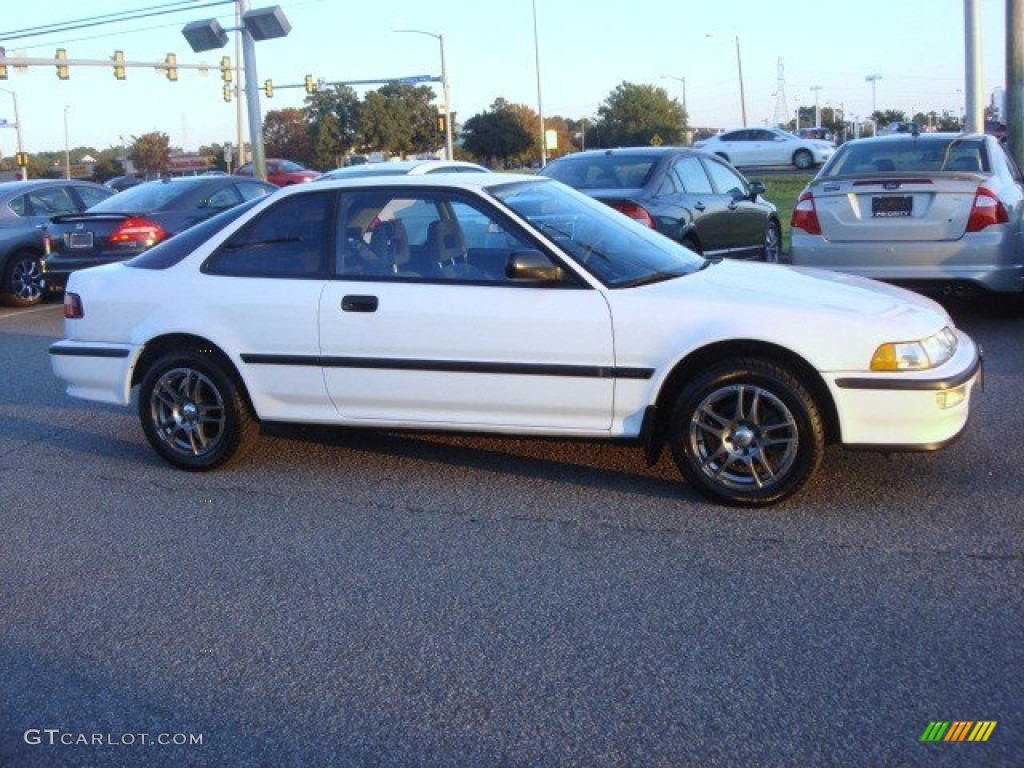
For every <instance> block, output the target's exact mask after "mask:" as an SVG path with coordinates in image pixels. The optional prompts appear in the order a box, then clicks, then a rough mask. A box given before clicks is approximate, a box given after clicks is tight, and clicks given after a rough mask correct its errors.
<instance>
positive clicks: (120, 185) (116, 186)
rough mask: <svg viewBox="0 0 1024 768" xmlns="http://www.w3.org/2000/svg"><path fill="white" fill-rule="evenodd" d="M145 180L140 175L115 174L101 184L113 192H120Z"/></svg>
mask: <svg viewBox="0 0 1024 768" xmlns="http://www.w3.org/2000/svg"><path fill="white" fill-rule="evenodd" d="M144 181H145V179H144V178H142V177H141V176H132V175H129V176H115V177H114V178H112V179H107V180H106V181H105V182H103V186H105V187H110V188H111V189H112V190H114V191H115V192H122V191H124V190H126V189H128V188H130V187H136V186H138V185H139V184H142V183H143V182H144Z"/></svg>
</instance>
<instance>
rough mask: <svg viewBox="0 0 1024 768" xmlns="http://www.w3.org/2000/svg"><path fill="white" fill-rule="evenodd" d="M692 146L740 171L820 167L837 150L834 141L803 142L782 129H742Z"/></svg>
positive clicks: (804, 140)
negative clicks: (746, 169) (758, 166)
mask: <svg viewBox="0 0 1024 768" xmlns="http://www.w3.org/2000/svg"><path fill="white" fill-rule="evenodd" d="M693 146H694V147H695V148H696V149H703V150H704V151H705V152H713V153H714V154H716V155H718V156H719V157H721V158H724V159H725V160H727V161H728V162H730V163H732V164H733V165H735V166H736V167H738V168H744V167H749V166H754V165H795V166H796V167H797V168H799V169H801V170H806V169H808V168H812V167H814V166H816V165H821V164H822V163H824V162H825V161H826V160H828V159H829V158H830V157H832V155H833V154H835V151H836V145H835V144H833V143H832V142H831V141H824V140H822V139H802V138H800V137H799V136H796V135H794V134H792V133H789V132H788V131H783V130H781V129H779V128H740V129H738V130H735V131H726V132H725V133H720V134H718V135H717V136H711V137H710V138H707V139H701V140H700V141H695V142H694V143H693Z"/></svg>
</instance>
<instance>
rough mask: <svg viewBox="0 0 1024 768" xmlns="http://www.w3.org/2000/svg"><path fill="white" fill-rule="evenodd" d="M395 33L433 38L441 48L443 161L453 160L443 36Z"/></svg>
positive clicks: (429, 33) (436, 34)
mask: <svg viewBox="0 0 1024 768" xmlns="http://www.w3.org/2000/svg"><path fill="white" fill-rule="evenodd" d="M394 31H395V32H407V33H410V34H413V35H426V36H427V37H433V38H434V39H435V40H437V41H438V43H439V44H440V46H441V98H443V99H444V156H445V160H454V159H455V147H454V142H453V141H452V108H451V104H450V103H449V102H450V97H449V93H448V64H447V62H446V61H445V55H444V35H443V34H440V33H436V32H425V31H424V30H422V29H396V30H394Z"/></svg>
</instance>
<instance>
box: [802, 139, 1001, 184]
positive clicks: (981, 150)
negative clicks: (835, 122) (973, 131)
mask: <svg viewBox="0 0 1024 768" xmlns="http://www.w3.org/2000/svg"><path fill="white" fill-rule="evenodd" d="M988 170H989V163H988V154H987V153H986V152H985V142H984V140H983V139H981V138H964V137H960V136H948V137H945V138H937V137H935V136H921V137H918V138H909V137H906V136H900V137H893V138H891V139H868V140H866V141H863V142H859V143H850V144H844V145H843V146H842V147H840V148H839V151H838V152H836V154H835V155H834V156H833V157H832V160H831V162H829V163H828V164H827V165H826V166H825V167H824V168H823V169H822V170H821V176H823V177H825V176H846V175H848V174H854V173H879V172H887V171H894V172H896V173H912V172H935V171H988Z"/></svg>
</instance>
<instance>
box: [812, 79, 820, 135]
mask: <svg viewBox="0 0 1024 768" xmlns="http://www.w3.org/2000/svg"><path fill="white" fill-rule="evenodd" d="M811 90H812V91H814V126H815V127H816V128H817V127H819V126H821V109H820V108H819V107H818V91H820V90H821V86H820V85H812V86H811Z"/></svg>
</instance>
